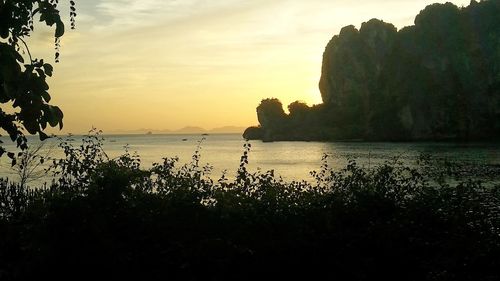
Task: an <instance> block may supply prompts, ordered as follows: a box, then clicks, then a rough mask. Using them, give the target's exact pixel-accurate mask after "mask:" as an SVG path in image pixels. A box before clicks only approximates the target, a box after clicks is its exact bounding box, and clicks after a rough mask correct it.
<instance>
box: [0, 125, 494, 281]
mask: <svg viewBox="0 0 500 281" xmlns="http://www.w3.org/2000/svg"><path fill="white" fill-rule="evenodd" d="M96 133H97V134H92V135H90V136H88V137H86V138H84V139H83V142H82V145H81V146H70V145H69V144H68V143H64V142H63V143H62V147H63V148H67V149H66V150H65V155H66V156H65V158H63V159H62V160H61V161H56V162H55V166H54V171H59V174H58V176H59V180H55V181H54V182H53V183H52V185H50V186H48V187H45V188H43V187H42V188H38V189H28V188H26V187H24V186H22V185H16V184H14V183H10V182H8V181H7V180H1V181H0V232H1V233H2V239H0V278H1V279H2V280H27V279H28V280H29V279H34V278H45V277H50V278H51V279H56V280H57V279H67V278H68V276H72V278H74V279H87V280H88V279H125V280H137V279H141V280H157V279H171V280H234V279H235V278H236V279H239V280H254V279H256V278H262V276H266V277H270V278H273V277H274V278H280V279H292V280H296V279H303V278H312V279H315V278H319V277H320V276H326V277H327V278H330V279H340V280H373V279H378V278H381V279H384V280H496V279H497V278H498V277H500V272H499V270H498V268H499V266H500V193H499V190H500V186H485V185H483V184H481V183H480V182H477V181H473V180H466V179H465V180H464V181H462V182H458V183H454V181H449V180H446V178H444V179H443V180H436V178H435V177H434V176H435V175H439V173H444V174H446V175H447V176H448V177H453V176H454V170H453V169H442V168H441V167H442V165H440V166H436V165H432V166H431V165H430V162H429V159H428V158H427V157H422V165H421V166H419V167H414V168H411V167H407V166H405V165H403V164H401V163H399V162H398V161H397V160H395V161H394V162H390V163H386V164H384V165H381V166H377V167H374V168H373V169H364V168H361V167H359V166H358V165H357V164H356V162H355V161H350V162H349V164H348V165H347V166H346V167H345V168H343V169H341V170H338V171H337V170H332V169H331V168H330V167H329V166H328V156H326V155H325V157H324V158H323V163H322V165H321V168H320V169H319V170H318V171H315V172H312V175H313V177H314V179H315V180H314V181H313V182H306V181H300V182H299V181H295V182H284V181H283V180H282V179H281V178H279V177H276V176H275V175H274V172H273V171H267V172H259V171H258V172H255V173H252V172H249V170H248V169H247V165H248V162H249V155H250V150H251V144H250V143H247V144H245V147H244V151H243V155H242V158H241V161H240V167H239V169H238V171H237V173H236V175H235V177H234V178H232V179H230V178H228V177H227V176H226V175H225V174H223V175H222V177H221V178H219V179H218V180H215V181H214V180H212V179H211V178H210V177H209V173H210V171H211V168H210V166H201V165H200V163H201V162H200V157H201V153H200V149H201V146H199V147H198V149H197V150H196V152H195V154H194V156H193V158H192V161H191V163H188V164H184V165H181V166H177V165H178V159H176V158H165V159H164V161H163V162H162V163H157V164H155V165H154V166H153V167H152V168H151V169H149V170H142V169H141V168H140V159H139V157H138V156H137V155H135V154H131V153H129V152H128V151H126V153H125V154H124V155H122V156H121V157H117V158H115V159H108V158H107V156H106V155H105V153H104V151H103V150H102V142H101V141H100V140H101V136H100V135H99V133H98V132H96ZM90 151H91V152H90ZM450 165H451V164H450ZM75 274H77V275H75Z"/></svg>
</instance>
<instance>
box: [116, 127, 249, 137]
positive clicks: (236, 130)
mask: <svg viewBox="0 0 500 281" xmlns="http://www.w3.org/2000/svg"><path fill="white" fill-rule="evenodd" d="M244 130H245V128H244V127H237V126H224V127H217V128H213V129H204V128H202V127H196V126H187V127H183V128H180V129H177V130H166V129H164V130H154V129H150V128H141V129H136V130H116V131H112V132H108V133H110V134H146V135H152V134H204V135H208V134H241V133H242V132H243V131H244Z"/></svg>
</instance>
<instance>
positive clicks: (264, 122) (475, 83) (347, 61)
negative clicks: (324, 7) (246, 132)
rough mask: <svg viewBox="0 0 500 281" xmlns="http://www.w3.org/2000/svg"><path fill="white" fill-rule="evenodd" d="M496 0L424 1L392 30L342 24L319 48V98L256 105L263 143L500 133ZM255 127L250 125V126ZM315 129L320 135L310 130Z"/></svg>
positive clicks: (378, 24) (376, 24) (375, 23)
mask: <svg viewBox="0 0 500 281" xmlns="http://www.w3.org/2000/svg"><path fill="white" fill-rule="evenodd" d="M499 15H500V0H489V1H488V0H487V1H482V2H480V3H477V2H475V1H472V2H471V4H470V5H469V6H468V7H466V8H458V7H457V6H455V5H453V4H451V3H446V4H433V5H430V6H427V7H426V8H425V9H424V10H423V11H421V12H420V13H419V14H418V15H417V16H416V18H415V25H413V26H409V27H405V28H403V29H401V30H399V31H397V30H396V28H395V27H394V26H393V25H392V24H389V23H385V22H383V21H380V20H376V19H372V20H370V21H368V22H366V23H363V24H362V26H361V28H360V29H359V30H357V29H356V28H355V27H354V26H346V27H344V28H343V29H342V30H341V31H340V33H339V34H338V35H335V36H334V37H333V38H332V39H331V40H330V42H329V43H328V45H327V46H326V48H325V52H324V54H323V65H322V75H321V79H320V82H319V88H320V91H321V95H322V98H323V104H322V105H320V106H315V107H311V108H309V107H307V106H306V107H301V114H300V116H303V117H304V116H306V117H307V118H302V117H301V118H297V116H288V115H286V114H285V113H284V111H283V109H282V105H281V103H280V102H279V101H277V100H265V101H263V104H261V106H259V108H258V109H257V113H258V117H259V121H260V124H261V126H260V129H261V132H260V133H261V134H262V135H263V136H265V138H266V139H270V140H273V139H274V140H277V139H279V140H288V139H307V140H315V139H322V140H324V139H351V140H352V139H358V140H359V139H364V140H382V141H389V140H493V139H496V140H497V139H500V16H499ZM257 131H258V130H257ZM318 132H320V133H318Z"/></svg>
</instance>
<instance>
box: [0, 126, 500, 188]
mask: <svg viewBox="0 0 500 281" xmlns="http://www.w3.org/2000/svg"><path fill="white" fill-rule="evenodd" d="M104 137H105V144H104V148H105V151H106V152H107V154H108V155H109V156H110V158H114V157H117V156H119V155H121V154H122V153H123V152H124V146H126V145H128V146H129V150H130V151H131V152H135V151H136V152H137V153H138V154H139V155H140V157H141V161H142V162H141V163H142V166H143V168H149V167H151V166H152V164H153V163H154V162H161V161H162V158H163V157H175V156H177V157H179V159H180V163H187V162H189V161H191V156H192V155H193V153H194V151H195V150H196V147H197V146H198V142H199V141H200V140H202V138H204V140H203V141H202V143H201V163H202V164H210V165H212V166H213V171H212V177H213V178H218V177H220V175H221V174H222V172H223V171H224V170H227V174H228V176H232V175H234V174H235V172H236V170H237V168H238V166H239V161H240V157H241V155H242V152H243V144H244V143H245V141H244V140H243V139H242V137H241V135H237V134H228V135H208V136H201V135H108V136H104ZM73 139H74V142H73V144H74V145H79V144H81V139H82V137H80V136H73ZM3 140H4V146H5V147H7V148H8V149H15V148H14V146H13V145H12V144H11V143H10V141H8V140H7V139H5V138H3ZM30 142H31V143H33V145H36V143H37V142H38V141H37V140H36V139H35V138H31V139H30ZM57 143H58V141H57V140H56V139H51V140H49V141H48V142H47V144H46V145H45V147H54V148H53V149H52V152H51V154H52V156H53V157H62V152H61V151H60V149H58V148H57ZM250 143H251V144H252V150H251V153H250V155H249V161H250V164H249V169H250V170H251V171H256V170H257V169H258V168H260V169H262V170H264V171H266V170H270V169H274V170H275V172H276V174H278V175H281V176H282V177H283V178H284V179H285V180H301V179H311V177H310V175H309V172H310V171H312V170H318V169H319V168H320V165H321V158H322V156H323V155H324V154H325V153H326V154H328V155H329V156H330V157H329V164H330V166H331V167H333V168H341V167H343V166H344V165H345V164H346V163H347V161H348V159H356V160H357V162H358V163H359V164H360V165H362V166H365V167H367V166H370V167H371V166H375V165H378V164H382V163H384V162H386V161H393V160H394V159H395V158H397V159H399V160H401V161H403V162H405V163H407V164H410V165H411V164H414V163H415V161H416V160H417V158H418V156H419V155H420V154H421V153H431V154H432V155H433V156H434V157H437V158H446V159H449V160H452V161H461V162H467V163H471V164H481V165H484V164H486V165H500V145H498V144H494V143H471V144H453V143H359V142H354V143H349V142H334V143H323V142H273V143H263V142H260V141H251V142H250ZM9 167H10V165H9V161H8V158H6V157H2V158H0V176H4V177H5V176H8V177H9V178H15V176H14V175H13V172H12V170H11V169H10V168H9Z"/></svg>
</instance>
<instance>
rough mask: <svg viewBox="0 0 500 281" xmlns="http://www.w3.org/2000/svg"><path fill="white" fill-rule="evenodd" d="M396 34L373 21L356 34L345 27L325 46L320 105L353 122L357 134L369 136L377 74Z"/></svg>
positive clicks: (388, 27) (378, 21)
mask: <svg viewBox="0 0 500 281" xmlns="http://www.w3.org/2000/svg"><path fill="white" fill-rule="evenodd" d="M396 35H397V31H396V28H395V27H394V26H393V25H392V24H388V23H384V22H382V21H380V20H376V19H372V20H370V21H369V22H366V23H363V25H362V26H361V28H360V30H359V31H358V30H357V29H356V28H355V27H354V26H347V27H344V28H343V29H342V30H341V32H340V34H339V35H337V36H334V37H333V38H332V40H331V41H330V42H329V43H328V45H327V46H326V49H325V52H324V55H323V67H322V75H321V79H320V82H319V88H320V91H321V96H322V98H323V102H324V103H325V104H326V105H330V106H332V107H336V108H342V109H341V110H338V112H337V114H343V115H346V116H344V117H343V118H339V119H340V120H339V121H343V120H344V119H345V120H347V119H351V120H356V121H357V122H358V123H360V124H359V126H357V127H358V129H357V130H358V131H357V132H353V134H366V133H369V130H370V126H369V119H370V108H371V107H372V102H371V101H372V99H373V96H375V95H376V94H377V91H378V86H379V80H380V74H381V72H382V70H383V69H384V65H385V63H386V59H387V56H388V55H389V54H390V51H391V50H392V47H393V44H394V40H395V38H396Z"/></svg>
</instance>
